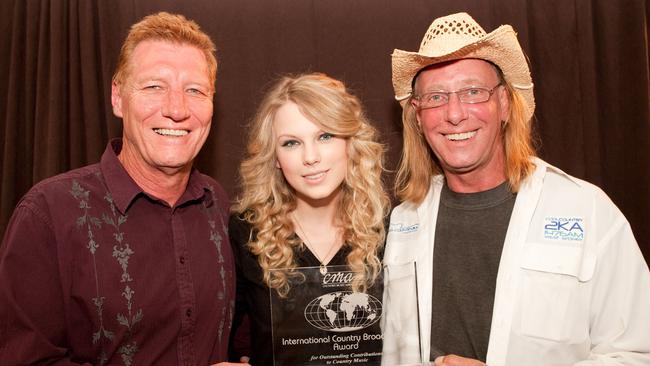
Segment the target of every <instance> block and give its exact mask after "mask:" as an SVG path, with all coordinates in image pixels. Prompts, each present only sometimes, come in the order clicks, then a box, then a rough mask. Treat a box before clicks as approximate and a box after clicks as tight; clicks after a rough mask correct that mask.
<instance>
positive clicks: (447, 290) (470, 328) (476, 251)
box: [430, 182, 516, 362]
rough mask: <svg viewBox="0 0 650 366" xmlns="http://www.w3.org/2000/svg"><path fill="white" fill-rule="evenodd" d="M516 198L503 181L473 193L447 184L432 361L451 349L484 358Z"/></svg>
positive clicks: (439, 227)
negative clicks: (507, 233)
mask: <svg viewBox="0 0 650 366" xmlns="http://www.w3.org/2000/svg"><path fill="white" fill-rule="evenodd" d="M515 198H516V195H515V194H514V193H512V192H510V189H509V187H508V184H507V182H505V183H503V184H501V185H499V186H497V187H495V188H493V189H490V190H487V191H484V192H477V193H456V192H452V191H451V190H450V189H449V188H448V187H447V185H446V184H445V186H444V188H443V190H442V194H441V198H440V208H439V211H438V220H437V224H436V233H435V248H434V253H433V301H432V313H431V354H430V356H431V360H434V359H435V358H436V357H437V356H441V355H446V354H452V353H453V354H456V355H459V356H463V357H469V358H474V359H478V360H481V361H483V362H485V359H486V356H487V347H488V340H489V336H490V324H491V321H492V307H493V305H494V290H495V286H496V277H497V271H498V269H499V261H500V259H501V251H502V249H503V241H504V239H505V236H506V232H507V230H508V222H509V220H510V215H511V214H512V208H513V206H514V203H515Z"/></svg>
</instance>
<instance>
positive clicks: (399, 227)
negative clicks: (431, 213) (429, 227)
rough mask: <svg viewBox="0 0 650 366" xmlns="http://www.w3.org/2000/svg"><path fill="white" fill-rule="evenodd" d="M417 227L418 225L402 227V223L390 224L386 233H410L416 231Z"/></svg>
mask: <svg viewBox="0 0 650 366" xmlns="http://www.w3.org/2000/svg"><path fill="white" fill-rule="evenodd" d="M419 227H420V224H413V225H404V224H402V223H399V224H390V226H389V227H388V232H396V233H412V232H416V231H418V228H419Z"/></svg>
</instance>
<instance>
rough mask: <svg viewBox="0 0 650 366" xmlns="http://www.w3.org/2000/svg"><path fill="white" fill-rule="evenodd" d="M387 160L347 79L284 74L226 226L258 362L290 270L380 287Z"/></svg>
mask: <svg viewBox="0 0 650 366" xmlns="http://www.w3.org/2000/svg"><path fill="white" fill-rule="evenodd" d="M382 157H383V146H382V145H381V144H380V143H378V142H377V141H376V131H375V129H374V128H373V127H372V126H371V125H370V124H369V122H368V120H367V118H366V116H365V115H364V113H363V111H362V108H361V105H360V103H359V100H358V99H357V98H356V97H354V96H353V95H351V94H350V93H348V91H347V90H346V88H345V86H344V85H343V83H341V82H340V81H338V80H334V79H332V78H330V77H328V76H326V75H323V74H305V75H300V76H296V77H284V78H282V79H281V80H279V81H278V82H277V83H276V84H275V85H274V86H273V87H272V88H271V90H270V91H269V92H268V93H267V95H266V97H265V98H264V100H263V101H262V104H261V106H260V107H259V111H258V113H257V115H256V117H255V118H254V120H253V122H252V126H251V129H250V136H249V139H248V146H247V156H246V158H245V160H244V161H243V162H242V164H241V167H240V173H241V183H242V194H241V198H240V199H239V201H238V202H237V204H236V206H235V211H236V213H235V214H234V215H233V216H232V217H231V220H230V228H229V233H230V239H231V242H232V245H233V247H234V252H235V257H236V263H237V270H238V285H237V286H238V294H237V296H238V304H237V307H238V309H237V312H238V314H239V315H241V314H242V313H247V314H249V319H250V321H251V327H250V329H251V354H250V357H251V359H250V362H251V364H254V365H256V366H257V365H272V362H273V361H272V343H271V317H270V316H271V315H270V308H269V307H270V296H269V293H270V292H269V288H270V289H272V290H274V291H277V293H278V294H279V295H280V296H287V295H288V294H289V293H290V291H291V286H290V284H289V279H290V276H291V272H290V270H291V269H292V268H296V267H312V266H320V267H321V270H323V271H326V266H327V265H343V264H347V265H349V267H350V269H351V270H352V271H354V273H355V279H354V281H353V288H354V289H356V290H365V289H366V288H368V287H369V286H372V284H373V283H374V281H375V280H376V278H377V275H378V274H379V272H380V269H381V263H380V252H381V251H382V248H383V243H384V235H385V232H384V219H385V217H386V215H387V210H388V206H389V200H388V198H387V195H386V193H385V191H384V189H383V186H382V182H381V177H380V175H381V172H382V169H383V168H382ZM272 269H284V270H282V271H273V272H271V270H272Z"/></svg>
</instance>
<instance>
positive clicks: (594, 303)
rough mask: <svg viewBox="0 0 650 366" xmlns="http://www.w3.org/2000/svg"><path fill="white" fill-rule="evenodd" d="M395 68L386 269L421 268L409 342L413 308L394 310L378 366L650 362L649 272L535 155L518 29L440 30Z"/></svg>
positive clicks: (588, 200)
mask: <svg viewBox="0 0 650 366" xmlns="http://www.w3.org/2000/svg"><path fill="white" fill-rule="evenodd" d="M392 65H393V86H394V88H395V95H396V98H397V100H399V101H400V103H401V105H402V107H403V109H404V111H403V124H404V150H403V155H402V161H401V163H400V167H399V170H398V175H397V184H396V191H397V195H398V197H399V198H400V199H401V200H402V201H403V203H402V204H401V205H400V206H398V207H397V208H395V210H394V211H393V213H392V215H391V224H390V230H389V234H388V238H387V246H386V252H385V258H384V260H385V262H386V264H387V265H388V266H389V268H390V266H391V265H395V264H400V263H408V262H411V261H416V260H417V263H416V264H417V277H418V278H417V293H418V297H419V298H418V299H417V305H418V307H417V308H418V312H419V319H420V323H419V337H418V332H417V331H416V335H415V336H413V334H406V331H405V329H406V328H405V327H404V326H403V325H402V324H404V323H405V322H404V321H401V320H403V319H404V318H406V317H408V316H409V315H410V314H404V312H400V308H398V306H396V305H395V304H394V303H395V301H400V302H401V303H402V304H404V303H405V302H408V301H409V300H408V299H407V300H405V299H404V297H406V296H401V297H400V296H394V295H395V294H391V295H392V296H391V298H386V302H385V304H384V306H385V311H386V313H385V318H386V319H385V321H384V328H385V329H384V330H385V335H384V337H385V339H384V359H383V363H384V364H386V365H395V364H403V363H407V362H417V361H420V357H421V359H424V360H432V361H435V363H434V364H435V365H483V364H484V362H486V363H487V364H488V365H490V366H499V365H527V366H530V365H544V366H548V365H574V364H580V365H621V364H625V365H650V315H648V314H650V313H649V312H648V309H650V273H649V271H648V266H647V264H646V262H645V261H644V259H643V256H642V255H641V252H640V251H639V248H638V245H637V243H636V241H635V239H634V235H633V234H632V231H631V229H630V226H629V224H628V222H627V221H626V219H625V217H623V215H622V214H621V212H620V211H619V210H618V209H617V208H616V206H615V205H614V204H613V203H612V202H611V201H610V199H609V198H608V197H607V196H606V195H605V194H604V193H603V192H602V191H601V190H600V189H599V188H597V187H595V186H594V185H591V184H589V183H587V182H584V181H582V180H579V179H577V178H574V177H571V176H569V175H568V174H566V173H564V172H562V171H561V170H560V169H558V168H556V167H554V166H551V165H550V164H548V163H546V162H544V161H542V160H541V159H539V158H536V157H535V151H534V149H533V147H532V143H531V118H532V115H533V111H534V109H535V100H534V96H533V83H532V80H531V76H530V72H529V69H528V65H527V63H526V59H525V56H524V53H523V51H522V50H521V47H520V45H519V43H518V42H517V37H516V34H515V32H514V30H513V29H512V28H511V27H510V26H508V25H504V26H501V27H499V28H497V29H496V30H494V31H493V32H491V33H486V32H485V31H484V30H483V29H482V28H481V26H480V25H478V24H477V23H476V22H475V21H474V19H472V18H471V17H470V16H469V15H467V14H465V13H459V14H453V15H450V16H446V17H442V18H438V19H436V20H434V22H433V23H432V24H431V26H430V28H429V30H428V31H427V33H426V35H425V36H424V39H423V40H422V44H421V46H420V50H419V52H405V51H401V50H395V52H394V53H393V55H392ZM390 281H391V280H390V278H389V279H388V286H390ZM387 288H390V287H387ZM391 299H392V300H393V301H392V302H391ZM395 299H398V300H395ZM415 329H417V328H415ZM418 338H419V342H418Z"/></svg>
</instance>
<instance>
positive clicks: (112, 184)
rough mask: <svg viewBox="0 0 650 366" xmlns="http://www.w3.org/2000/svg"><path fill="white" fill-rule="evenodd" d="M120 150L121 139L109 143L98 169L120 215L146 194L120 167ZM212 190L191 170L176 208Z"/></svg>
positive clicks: (206, 182)
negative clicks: (118, 156)
mask: <svg viewBox="0 0 650 366" xmlns="http://www.w3.org/2000/svg"><path fill="white" fill-rule="evenodd" d="M121 150H122V139H121V138H116V139H112V140H111V141H109V143H108V145H107V146H106V150H105V151H104V154H103V155H102V159H101V162H100V168H101V171H102V174H103V176H104V179H105V180H106V186H107V188H108V192H110V194H111V196H112V199H113V202H114V204H115V206H116V207H117V209H118V210H119V211H120V213H122V214H125V213H126V211H127V210H128V208H129V206H130V205H131V203H132V202H133V201H134V200H135V199H136V198H137V197H138V196H140V195H141V194H146V193H145V192H144V191H143V190H142V188H140V186H138V185H137V184H136V183H135V181H134V180H133V178H131V176H130V175H129V173H127V171H126V169H124V167H123V166H122V163H120V161H119V160H118V158H117V155H118V154H119V153H120V151H121ZM212 190H213V188H212V186H211V185H210V183H209V182H208V181H207V179H206V178H205V177H204V176H203V175H202V174H201V173H200V172H199V171H198V170H197V169H195V168H192V171H191V172H190V178H189V180H188V183H187V188H186V189H185V192H183V194H182V195H181V197H180V199H179V200H178V202H177V203H176V206H180V205H183V204H185V203H187V202H189V201H195V200H200V199H202V198H203V197H204V196H205V193H206V191H212ZM208 203H209V202H208Z"/></svg>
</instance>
